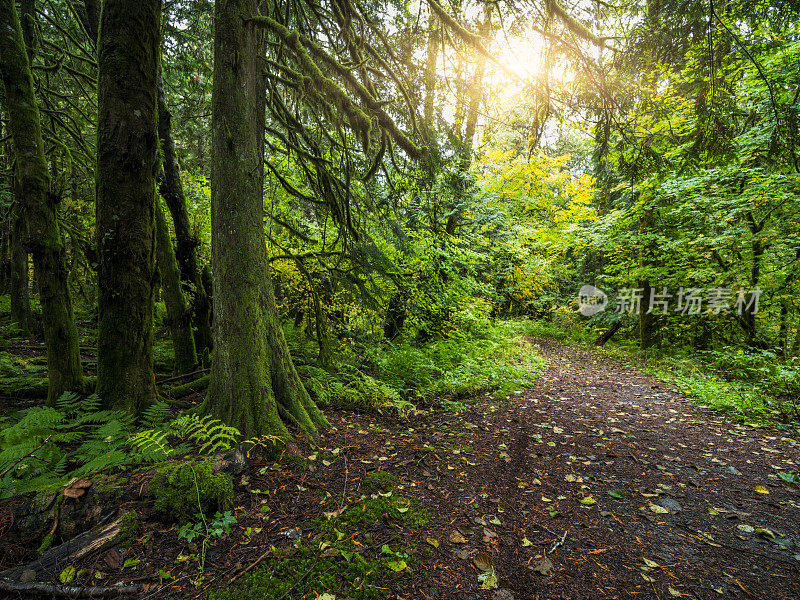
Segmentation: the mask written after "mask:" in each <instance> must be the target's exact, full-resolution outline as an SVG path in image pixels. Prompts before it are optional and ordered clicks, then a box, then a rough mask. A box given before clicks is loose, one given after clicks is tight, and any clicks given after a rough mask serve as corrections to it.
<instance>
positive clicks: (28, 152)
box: [0, 0, 82, 403]
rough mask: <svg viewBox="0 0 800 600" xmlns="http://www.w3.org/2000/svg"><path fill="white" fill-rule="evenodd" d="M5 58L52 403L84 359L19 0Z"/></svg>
mask: <svg viewBox="0 0 800 600" xmlns="http://www.w3.org/2000/svg"><path fill="white" fill-rule="evenodd" d="M0 57H2V59H0V75H2V80H3V87H4V89H5V103H6V110H7V113H8V118H9V129H10V130H11V136H12V139H13V143H14V153H15V157H16V162H17V177H18V181H19V186H20V187H19V189H20V194H19V201H20V208H21V210H22V214H23V217H24V221H25V230H26V236H27V237H26V245H27V248H28V250H30V252H31V254H32V256H33V267H34V270H35V273H36V281H37V284H38V288H39V301H40V303H41V306H42V322H43V325H44V336H45V344H46V346H47V370H48V371H47V373H48V379H49V387H48V395H47V400H48V402H49V403H53V402H55V400H56V398H58V396H60V395H61V393H62V392H64V391H65V390H73V389H80V388H81V386H82V377H81V361H80V354H79V353H78V331H77V329H76V328H75V320H74V319H73V315H72V301H71V298H70V293H69V288H68V287H67V269H66V260H65V250H64V244H63V241H62V239H61V233H60V231H59V228H58V219H57V209H58V204H57V202H58V199H57V197H56V196H55V195H52V194H50V175H49V173H48V170H47V163H46V162H45V158H44V146H43V144H42V128H41V122H40V120H39V109H38V106H37V104H36V98H35V96H34V93H33V78H32V77H31V69H30V64H29V62H28V56H27V54H26V49H25V43H24V41H23V38H22V27H21V25H20V21H19V15H18V14H17V10H16V7H15V5H14V0H0Z"/></svg>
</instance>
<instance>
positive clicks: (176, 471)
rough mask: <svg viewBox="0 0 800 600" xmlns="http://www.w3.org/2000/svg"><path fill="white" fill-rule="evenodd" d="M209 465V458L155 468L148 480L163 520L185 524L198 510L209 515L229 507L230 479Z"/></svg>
mask: <svg viewBox="0 0 800 600" xmlns="http://www.w3.org/2000/svg"><path fill="white" fill-rule="evenodd" d="M213 466H214V461H213V460H201V461H186V462H180V463H178V464H173V465H166V466H164V467H161V468H159V469H158V470H157V471H156V476H155V477H154V478H153V481H152V482H151V483H150V492H151V493H152V494H153V496H154V497H155V506H154V508H155V510H156V512H158V513H159V514H160V515H161V516H162V518H163V519H164V520H166V521H170V522H172V521H177V522H178V523H187V522H189V521H192V520H194V518H195V514H196V513H197V512H199V511H200V510H202V511H203V513H204V514H206V515H213V514H214V513H215V512H217V511H224V510H225V509H227V508H229V507H230V505H231V502H232V501H233V479H232V478H231V476H230V474H229V473H214V470H213Z"/></svg>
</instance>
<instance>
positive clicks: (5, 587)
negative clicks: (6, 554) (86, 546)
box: [0, 579, 142, 598]
mask: <svg viewBox="0 0 800 600" xmlns="http://www.w3.org/2000/svg"><path fill="white" fill-rule="evenodd" d="M0 592H16V593H19V594H21V593H23V592H24V593H28V594H35V595H39V596H48V597H50V598H53V597H63V598H113V597H114V596H134V595H138V594H140V593H141V592H142V586H139V585H124V586H122V585H106V586H94V587H86V586H78V585H59V584H56V583H41V582H38V581H33V582H31V583H20V582H18V581H3V580H2V579H0Z"/></svg>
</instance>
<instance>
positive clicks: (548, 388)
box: [76, 339, 800, 600]
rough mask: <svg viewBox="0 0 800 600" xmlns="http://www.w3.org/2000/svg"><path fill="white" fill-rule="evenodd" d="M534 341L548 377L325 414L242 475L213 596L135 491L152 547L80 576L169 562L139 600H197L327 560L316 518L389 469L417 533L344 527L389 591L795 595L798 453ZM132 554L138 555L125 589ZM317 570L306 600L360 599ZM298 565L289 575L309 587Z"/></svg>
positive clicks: (472, 595) (586, 597)
mask: <svg viewBox="0 0 800 600" xmlns="http://www.w3.org/2000/svg"><path fill="white" fill-rule="evenodd" d="M533 343H534V344H536V345H537V346H538V351H540V352H541V353H542V354H543V355H544V356H545V358H546V359H547V360H548V362H549V365H550V366H549V368H548V369H547V370H546V371H545V372H544V374H543V375H542V377H541V378H540V380H539V381H538V382H537V384H536V385H535V386H534V387H533V388H531V389H529V390H525V391H524V392H522V393H520V394H517V395H514V396H513V397H512V398H510V399H505V398H503V399H496V400H495V399H492V398H490V397H488V396H484V397H482V398H479V399H477V400H476V401H475V402H474V403H468V405H467V407H466V409H465V410H464V411H463V412H460V413H458V414H454V413H447V412H443V411H442V410H441V409H440V408H438V407H437V408H435V409H433V410H429V411H426V412H423V413H422V414H417V415H414V416H412V417H411V418H409V419H408V420H400V419H397V418H395V417H390V416H386V415H380V414H376V413H367V414H354V413H352V412H347V411H337V410H332V411H328V415H329V417H330V420H331V423H332V425H333V427H332V429H331V431H330V432H328V434H327V435H326V436H325V437H324V438H322V439H321V440H318V441H319V445H317V446H313V447H312V446H310V445H309V443H308V442H303V441H299V442H298V445H297V446H295V445H292V446H291V447H290V448H288V449H287V456H286V457H285V460H283V461H281V462H280V463H275V464H273V463H264V462H261V463H255V464H251V465H250V467H249V470H248V472H247V473H244V474H242V476H241V477H239V476H237V477H236V481H235V484H236V500H235V511H236V516H237V519H238V524H237V527H236V528H235V530H234V531H233V532H232V534H231V535H229V536H226V537H225V538H224V539H221V540H219V542H215V543H214V544H212V546H211V547H210V549H209V553H208V556H207V559H206V571H205V578H204V580H203V582H202V584H201V583H198V582H197V575H198V571H197V567H196V564H195V563H194V562H193V561H189V560H187V559H186V558H185V553H186V549H185V546H184V543H183V542H182V541H180V540H178V539H177V536H176V532H175V529H174V528H169V527H164V526H161V525H159V524H158V523H157V522H156V521H154V519H153V515H151V514H149V511H150V508H148V507H149V506H150V503H149V501H148V500H146V499H143V497H142V496H141V495H140V494H139V488H138V487H136V488H135V489H134V488H133V487H131V489H130V490H128V492H126V495H125V496H124V497H121V498H120V507H122V508H124V509H126V510H127V509H128V508H135V509H136V510H137V511H139V513H140V515H142V518H143V521H144V522H145V530H144V533H143V538H142V540H149V542H145V541H143V542H142V543H141V544H139V543H137V544H136V545H134V547H133V548H132V549H130V550H129V551H127V552H126V553H125V554H124V556H116V557H113V556H112V557H109V556H101V557H98V558H96V559H93V561H94V562H92V563H91V564H86V565H76V566H77V567H80V566H85V567H86V568H97V567H96V565H98V564H99V565H101V566H102V565H105V566H106V567H108V569H107V577H108V580H102V581H99V582H98V584H103V585H113V584H114V583H116V582H117V581H119V579H120V576H122V578H123V580H124V581H153V580H155V581H156V582H158V581H159V577H160V575H159V574H158V573H159V569H167V570H169V571H170V579H169V580H167V581H165V582H163V583H162V584H159V585H156V586H155V587H154V588H150V587H148V594H147V596H146V597H147V598H148V599H151V600H156V599H160V598H168V597H173V598H178V597H181V598H182V597H191V598H202V597H204V596H205V595H206V594H207V592H208V591H210V590H213V589H220V588H225V587H226V586H227V585H228V582H229V581H230V579H231V578H232V577H235V578H239V577H241V576H243V575H244V574H245V572H249V573H254V572H256V571H255V570H254V567H255V566H256V565H258V564H262V563H261V562H260V561H262V560H263V561H264V562H263V565H268V566H267V567H265V568H267V569H274V568H276V567H275V565H277V564H279V563H280V562H281V558H282V557H289V556H290V555H291V553H293V552H294V550H293V549H292V546H296V545H298V544H302V546H303V547H304V548H309V549H312V550H313V551H316V548H318V547H319V548H320V552H321V549H322V547H323V545H321V542H320V540H321V539H325V538H323V537H321V536H323V535H325V534H324V532H322V531H321V530H320V529H319V527H320V526H319V525H315V523H318V522H319V519H320V517H321V515H322V513H323V512H328V514H329V515H338V514H343V515H344V516H343V517H342V518H347V515H348V512H347V511H357V510H359V509H358V508H356V507H357V506H360V504H359V500H360V499H362V498H363V497H364V496H365V495H367V497H369V494H373V493H374V492H375V488H374V487H370V486H369V485H368V483H367V482H368V478H370V479H371V480H373V481H374V480H375V479H376V478H375V476H374V475H372V474H373V473H375V472H376V471H386V472H388V473H391V474H392V476H393V477H392V476H388V477H389V479H390V481H391V483H390V489H391V493H392V494H393V495H394V497H397V496H404V497H408V498H412V499H414V500H415V506H416V508H415V509H414V510H415V511H416V510H417V508H424V509H427V510H428V511H429V513H430V515H431V520H430V522H429V523H427V524H426V525H424V526H422V527H417V528H416V529H413V528H412V527H411V526H410V525H409V522H405V523H404V522H403V520H402V519H398V518H390V517H389V516H388V515H386V514H384V515H383V516H382V517H376V518H375V519H374V520H373V521H371V522H369V523H363V524H361V525H359V526H358V529H357V530H356V531H354V532H352V534H348V535H351V537H349V538H348V539H349V540H352V543H353V546H352V548H353V551H354V552H358V553H360V554H361V555H362V556H364V557H365V558H366V559H367V560H369V561H370V564H373V565H374V564H379V565H380V566H379V567H375V568H378V569H379V570H380V571H381V572H382V573H383V572H384V571H387V572H386V573H384V575H382V580H381V581H382V582H381V583H380V587H381V589H380V590H378V591H377V592H378V594H379V596H378V597H387V598H402V599H406V600H410V599H412V598H413V599H415V600H416V599H426V600H434V599H436V600H450V599H453V600H477V599H483V598H492V599H494V600H509V599H516V600H529V599H530V600H534V599H539V600H545V599H547V600H550V599H555V600H595V599H613V598H639V599H647V600H649V599H668V598H677V597H683V598H695V599H699V600H705V599H711V598H741V599H745V598H747V599H754V598H755V599H762V600H778V599H786V600H789V599H792V600H797V599H798V598H800V491H799V490H798V489H797V486H792V485H789V484H787V483H785V482H784V481H782V480H781V479H780V478H779V477H778V475H777V474H778V473H779V472H783V473H788V472H791V471H795V472H796V471H797V469H798V464H797V463H798V461H800V459H798V445H797V442H796V441H794V440H791V439H789V438H787V437H783V436H781V434H780V433H776V432H773V431H770V430H767V429H761V428H755V427H750V426H747V425H735V424H731V423H729V422H727V421H726V420H725V419H724V418H722V417H721V416H720V415H719V414H718V413H714V412H712V411H708V410H704V409H699V408H696V407H694V406H692V404H691V402H689V401H688V400H687V399H686V398H685V397H683V395H682V394H680V393H677V392H675V391H674V390H672V389H670V388H669V387H668V386H665V385H664V384H662V383H659V382H657V381H654V380H652V379H650V378H648V377H646V376H644V375H642V374H641V373H639V372H637V371H635V370H634V369H631V368H629V367H625V366H620V365H617V364H610V363H607V362H602V361H601V360H600V359H598V358H597V356H596V355H593V354H592V353H591V352H589V351H587V350H581V349H575V348H571V347H568V346H565V345H563V344H560V343H558V342H554V341H552V340H542V339H537V340H534V341H533ZM289 452H294V453H295V455H294V456H291V457H290V456H288V454H289ZM385 494H386V495H388V492H385ZM376 498H378V497H377V496H376ZM265 510H266V512H265ZM410 514H413V513H410ZM397 516H398V515H395V517H397ZM333 518H338V517H336V516H334V517H333ZM315 519H316V521H315ZM334 541H335V540H334ZM384 544H386V545H387V546H386V547H387V548H390V550H391V552H392V553H393V552H395V551H400V552H404V553H407V556H406V555H405V554H404V556H406V558H407V560H408V564H409V566H410V567H411V569H410V570H404V571H402V572H400V573H397V574H394V573H391V572H388V569H387V566H388V563H387V561H389V560H391V559H392V558H391V556H390V557H389V558H387V555H386V554H385V553H384V552H383V548H384ZM271 547H272V548H275V551H271V550H270V548H271ZM265 550H266V554H265ZM270 552H272V554H270ZM328 552H330V550H329V551H328ZM482 554H484V555H482ZM181 555H184V558H183V560H182V559H181V558H180V557H181ZM267 555H269V557H268V558H266V559H265V557H266V556H267ZM323 556H324V555H323ZM392 556H394V555H392ZM476 557H479V558H478V560H477V562H478V563H481V562H483V563H484V565H483V566H484V567H487V566H488V565H487V564H485V563H486V562H487V561H489V560H491V563H492V564H493V567H494V571H495V573H496V574H497V577H498V579H499V581H498V582H497V584H498V587H497V589H482V587H481V583H480V581H479V575H480V574H481V571H480V570H479V569H478V568H476ZM123 558H124V559H125V560H126V561H127V560H134V561H140V564H139V566H138V567H137V569H138V570H136V571H134V572H133V575H128V576H127V577H128V578H127V579H126V578H125V577H126V573H128V572H129V571H130V570H128V571H126V570H125V569H124V568H120V565H121V561H122V559H123ZM317 558H320V557H317ZM111 559H113V560H111ZM316 560H317V559H315V561H314V562H315V563H316ZM320 560H322V561H329V563H325V564H326V565H328V564H329V566H326V567H325V569H326V572H328V571H332V572H334V573H337V576H336V578H335V580H334V581H332V582H331V581H328V582H327V583H322V582H320V581H317V580H314V581H309V582H308V586H309V587H308V588H307V593H306V595H305V596H304V597H305V598H315V597H317V596H320V595H323V594H325V593H328V594H335V597H336V598H340V599H345V598H349V597H353V596H360V592H358V591H357V590H358V589H359V585H361V584H359V583H358V578H355V579H354V578H353V576H352V575H348V574H347V573H346V572H345V569H346V567H347V566H348V565H349V564H350V563H349V561H350V559H347V561H348V562H347V563H344V562H337V561H344V558H342V556H339V555H333V556H332V557H330V558H320ZM395 564H397V563H395ZM371 568H373V567H371ZM291 569H292V568H290V570H289V572H288V573H286V575H285V577H286V580H287V581H291V580H292V578H295V579H298V582H299V580H300V579H302V573H294V572H293V571H292V570H291ZM131 577H133V578H134V579H130V578H131ZM485 577H486V576H485V575H484V578H485ZM245 579H246V578H244V577H242V581H244V580H245ZM193 580H195V583H197V585H198V587H195V586H194V585H192V584H191V583H190V582H191V581H193ZM264 580H265V579H264ZM269 580H270V581H271V580H272V577H271V575H270V576H269ZM484 583H485V584H487V585H488V584H490V583H491V582H489V581H484ZM305 585H306V584H304V586H305ZM361 589H363V587H362V588H361ZM297 592H299V593H300V594H302V593H304V592H303V591H302V586H301V587H298V588H297ZM257 595H258V597H263V591H262V592H260V593H259V594H257ZM289 597H290V598H294V597H298V593H294V595H291V596H289ZM329 597H330V596H329Z"/></svg>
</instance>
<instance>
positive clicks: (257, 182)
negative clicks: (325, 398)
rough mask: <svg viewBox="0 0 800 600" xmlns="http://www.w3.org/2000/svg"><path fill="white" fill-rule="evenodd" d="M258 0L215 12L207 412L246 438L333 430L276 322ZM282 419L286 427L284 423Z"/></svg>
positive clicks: (235, 1) (233, 0)
mask: <svg viewBox="0 0 800 600" xmlns="http://www.w3.org/2000/svg"><path fill="white" fill-rule="evenodd" d="M257 7H258V2H257V0H229V1H228V2H226V3H225V4H224V5H223V4H222V3H217V4H216V5H215V8H214V83H213V93H212V117H211V124H212V127H211V129H212V154H213V157H212V176H211V182H212V187H211V264H212V269H213V296H214V360H213V362H212V369H211V385H210V386H209V390H208V396H207V399H206V402H205V405H204V409H205V410H207V411H208V412H210V413H211V414H213V415H214V416H216V417H217V418H220V419H222V420H223V421H225V422H226V423H228V424H230V425H233V426H235V427H237V428H238V429H239V430H240V431H241V432H242V434H243V435H244V436H245V437H248V436H252V435H260V434H269V435H274V436H277V437H286V436H287V429H286V426H285V425H284V422H283V420H286V421H290V422H293V423H295V424H297V425H299V427H300V428H301V429H302V430H303V431H304V432H305V433H306V434H309V435H311V434H314V433H315V432H316V427H317V426H319V425H324V424H326V421H325V418H324V417H323V416H322V414H321V413H320V412H319V409H317V407H316V406H315V405H314V404H313V402H312V401H311V399H310V398H309V396H308V393H307V392H306V390H305V388H304V387H303V385H302V383H301V382H300V379H299V378H298V376H297V372H296V371H295V369H294V366H293V364H292V361H291V357H290V356H289V352H288V349H287V347H286V341H285V339H284V337H283V331H282V330H281V328H280V323H279V322H278V312H277V308H276V306H275V298H274V292H273V288H272V281H271V278H270V276H269V271H268V268H269V267H268V261H267V249H266V244H265V238H264V222H263V212H264V207H263V200H262V187H263V182H262V178H263V176H262V173H263V171H262V168H263V165H262V155H261V153H262V148H263V138H264V129H263V122H264V101H265V100H264V98H265V94H264V92H265V90H264V87H263V78H262V76H261V69H262V66H261V64H260V63H259V61H258V57H257V49H258V45H259V43H258V39H259V33H258V31H257V30H256V28H255V26H254V24H253V23H252V22H251V21H250V19H251V18H252V17H253V16H255V15H256V14H257ZM282 419H283V420H282Z"/></svg>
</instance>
